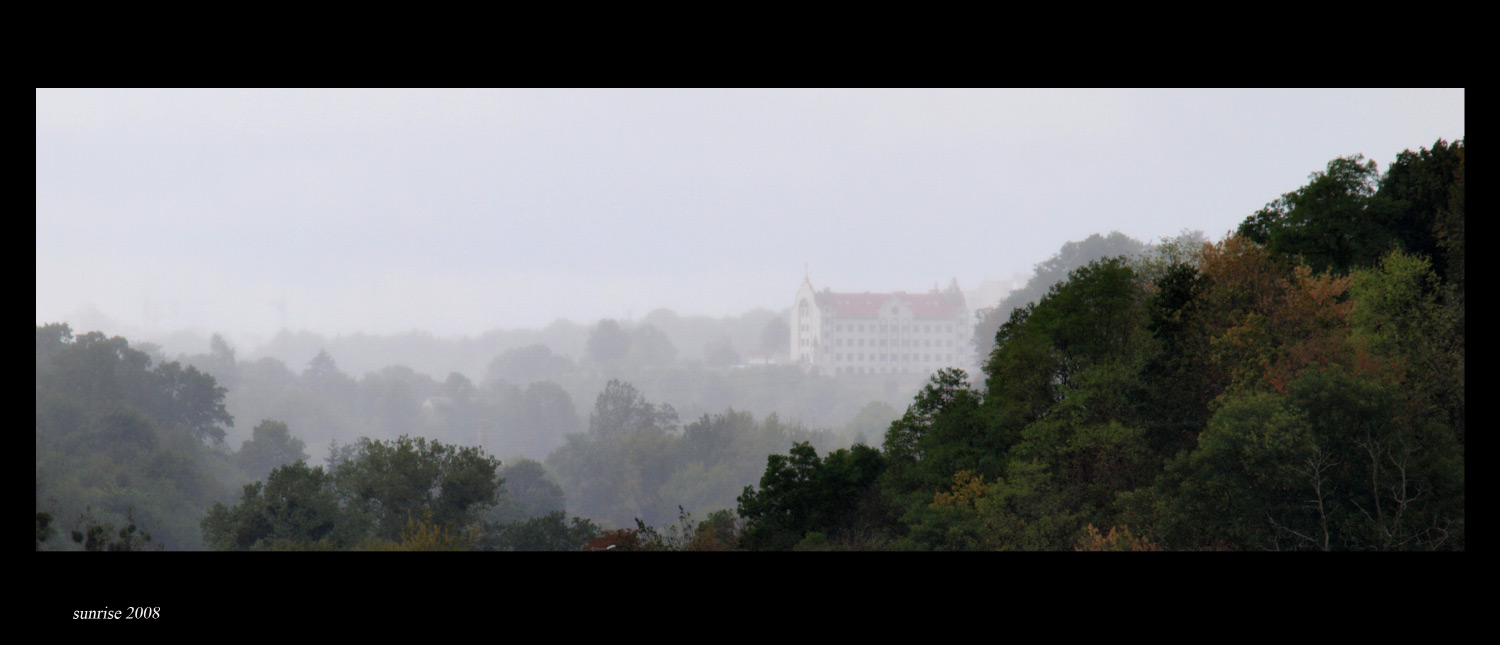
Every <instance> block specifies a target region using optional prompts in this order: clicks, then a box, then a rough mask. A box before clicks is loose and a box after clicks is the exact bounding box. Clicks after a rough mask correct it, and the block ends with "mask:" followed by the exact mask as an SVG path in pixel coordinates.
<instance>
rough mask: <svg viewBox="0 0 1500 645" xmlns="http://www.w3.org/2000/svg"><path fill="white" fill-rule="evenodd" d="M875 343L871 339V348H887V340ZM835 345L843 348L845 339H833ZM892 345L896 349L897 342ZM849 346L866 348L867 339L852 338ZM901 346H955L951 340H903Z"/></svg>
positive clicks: (882, 339)
mask: <svg viewBox="0 0 1500 645" xmlns="http://www.w3.org/2000/svg"><path fill="white" fill-rule="evenodd" d="M875 341H876V339H874V338H871V339H870V346H871V347H875V346H877V345H878V346H880V347H885V346H886V339H884V338H881V339H880V342H878V343H877V342H875ZM833 344H834V346H836V347H842V346H843V345H844V339H842V338H835V339H833ZM890 345H891V346H892V347H895V346H896V341H894V340H892V341H890ZM849 346H850V347H864V346H865V339H863V338H850V339H849ZM900 346H901V347H952V346H953V341H952V340H951V339H950V340H930V339H929V340H923V341H914V340H902V341H901V345H900Z"/></svg>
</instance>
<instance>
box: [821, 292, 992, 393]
mask: <svg viewBox="0 0 1500 645" xmlns="http://www.w3.org/2000/svg"><path fill="white" fill-rule="evenodd" d="M972 333H973V330H972V329H971V328H970V323H969V309H968V306H967V304H966V303H965V301H964V294H963V292H962V291H960V290H959V288H958V281H957V280H956V279H955V280H953V281H952V282H951V283H950V284H949V285H948V288H947V289H943V290H941V291H939V290H938V289H936V288H933V289H932V290H931V291H929V292H927V293H905V292H901V291H895V292H891V293H870V292H864V293H840V292H835V291H830V290H829V289H828V288H827V287H824V288H823V290H822V291H818V290H816V289H814V288H813V286H812V281H811V280H810V279H809V278H808V277H807V276H805V275H804V276H803V277H802V285H801V286H800V287H798V289H797V296H796V298H795V299H794V300H793V302H792V312H791V358H792V362H793V363H797V364H800V365H802V366H803V367H804V368H805V369H807V370H809V371H816V372H819V373H822V374H829V375H835V376H837V375H855V374H902V373H906V374H931V373H933V372H935V371H937V370H939V369H942V368H944V367H950V366H959V365H962V364H965V363H968V362H969V361H968V358H969V354H970V350H969V341H970V337H971V336H972Z"/></svg>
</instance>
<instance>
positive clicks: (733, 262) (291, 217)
mask: <svg viewBox="0 0 1500 645" xmlns="http://www.w3.org/2000/svg"><path fill="white" fill-rule="evenodd" d="M1464 134H1465V133H1464V91H1463V90H1462V89H1454V90H1227V91H1220V90H1170V91H1164V90H1061V91H1036V90H540V91H537V90H493V91H469V90H372V91H361V90H336V91H318V90H37V92H36V319H37V322H38V323H43V322H56V321H68V322H73V323H74V325H75V327H77V326H78V323H77V319H78V318H79V317H80V316H82V317H85V318H87V317H89V316H93V317H95V318H98V316H99V315H100V314H102V315H103V316H107V317H108V318H109V319H112V320H114V321H117V322H118V323H120V324H121V325H128V326H130V327H133V328H141V329H154V330H162V331H165V330H170V329H181V328H187V329H197V330H200V331H203V332H225V333H227V334H229V335H230V336H231V338H239V339H247V338H265V337H267V336H269V335H271V334H272V333H274V332H275V331H276V330H277V329H279V328H280V326H281V324H282V320H283V317H284V319H285V321H286V323H287V324H288V326H290V327H291V328H293V329H308V330H311V331H316V332H321V333H325V334H339V333H352V332H358V331H362V332H368V333H379V334H385V333H394V332H401V331H408V330H412V329H422V330H427V331H430V332H432V333H435V334H438V335H442V336H453V335H476V334H479V333H482V332H484V331H486V330H489V329H494V328H519V327H542V326H545V325H547V324H548V323H549V322H551V321H553V320H555V319H558V318H567V319H571V320H573V321H576V322H592V321H594V320H596V319H598V318H600V317H619V318H624V317H626V316H627V315H630V314H633V315H634V316H635V317H637V318H639V317H640V316H643V315H644V314H646V313H647V312H649V311H650V310H652V309H656V308H660V307H665V308H669V309H672V310H674V311H676V312H677V313H679V314H683V315H695V314H703V315H712V316H721V315H735V314H739V313H742V312H744V311H747V310H750V309H754V308H760V307H764V308H771V309H776V310H780V309H783V308H785V307H788V306H790V304H791V299H792V295H793V293H794V291H795V289H796V287H797V285H798V283H799V282H800V281H801V279H802V274H803V268H804V263H805V264H806V265H807V266H808V267H809V270H810V275H811V277H812V280H813V283H814V285H815V286H817V287H819V288H822V287H824V286H827V287H830V288H832V289H834V290H836V291H891V290H906V291H920V290H925V289H928V288H930V287H932V286H933V284H934V283H941V284H942V285H946V284H947V283H948V281H949V280H950V279H952V278H957V279H958V282H959V284H960V286H962V287H964V288H965V289H972V288H974V287H976V286H978V284H979V282H980V281H982V280H985V279H1006V278H1010V277H1011V276H1012V275H1013V274H1016V273H1027V272H1029V271H1030V270H1031V268H1032V266H1033V265H1034V264H1036V263H1037V262H1040V261H1042V260H1045V259H1046V258H1047V257H1048V256H1050V255H1051V254H1052V253H1054V252H1055V251H1056V250H1057V249H1058V247H1060V246H1061V245H1062V244H1063V243H1065V242H1067V241H1070V240H1077V239H1081V238H1083V237H1086V236H1088V235H1089V234H1091V233H1108V232H1109V231H1112V230H1118V231H1120V232H1123V233H1125V234H1127V235H1130V236H1132V237H1135V238H1137V239H1140V240H1143V241H1148V240H1153V239H1156V238H1159V237H1162V236H1168V235H1173V234H1175V233H1177V232H1178V231H1180V230H1182V229H1199V230H1202V231H1204V232H1205V233H1206V234H1208V236H1209V237H1210V238H1213V239H1218V238H1220V237H1222V236H1223V235H1224V234H1225V233H1226V232H1227V231H1229V230H1230V229H1233V228H1234V227H1235V226H1236V225H1237V224H1238V223H1239V222H1240V221H1241V220H1242V219H1244V218H1245V216H1247V215H1249V214H1250V213H1252V212H1254V211H1255V210H1257V209H1259V208H1261V207H1262V206H1264V205H1265V204H1266V203H1267V202H1269V201H1271V200H1273V199H1275V198H1276V197H1278V196H1279V195H1280V194H1282V193H1284V192H1289V191H1291V190H1293V189H1296V188H1297V187H1299V186H1301V185H1303V184H1304V183H1305V182H1306V181H1307V178H1308V175H1309V174H1310V173H1312V172H1314V171H1317V170H1321V169H1322V168H1323V167H1324V166H1325V165H1326V164H1327V163H1328V161H1329V160H1330V159H1333V158H1335V157H1338V156H1343V155H1352V154H1357V153H1362V154H1364V155H1365V156H1366V157H1368V158H1372V159H1375V160H1376V161H1377V162H1379V164H1380V167H1381V169H1382V171H1383V170H1384V169H1385V168H1386V167H1387V166H1388V165H1389V164H1390V162H1391V160H1392V159H1394V158H1395V155H1396V154H1397V153H1398V152H1400V151H1402V150H1404V149H1407V148H1411V149H1416V148H1418V147H1421V146H1431V145H1432V143H1433V142H1434V141H1436V140H1437V139H1438V138H1443V139H1447V140H1453V139H1457V138H1461V137H1463V136H1464ZM283 303H284V305H285V309H284V311H283V310H282V309H280V308H279V305H281V304H283ZM90 312H92V313H90Z"/></svg>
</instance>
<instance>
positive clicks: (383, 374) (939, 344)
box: [35, 89, 1465, 551]
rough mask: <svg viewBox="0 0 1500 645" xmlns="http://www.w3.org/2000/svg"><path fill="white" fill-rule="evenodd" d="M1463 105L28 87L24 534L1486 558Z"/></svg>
mask: <svg viewBox="0 0 1500 645" xmlns="http://www.w3.org/2000/svg"><path fill="white" fill-rule="evenodd" d="M1464 99H1465V92H1464V90H1462V89H1450V90H1444V89H1439V90H1432V89H1425V90H1076V89H1075V90H816V89H811V90H738V89H728V90H131V89H126V90H91V89H81V90H80V89H64V90H59V89H38V90H37V91H36V220H35V222H36V314H35V325H36V329H37V349H36V351H37V522H38V524H37V549H38V550H138V549H142V548H146V549H157V548H165V549H169V550H201V549H213V550H349V549H358V550H574V551H576V550H580V549H582V550H591V549H592V550H724V549H750V550H758V549H774V550H783V549H798V550H829V549H832V550H841V549H850V550H855V549H898V550H907V549H917V550H928V549H932V550H946V549H963V550H966V549H1000V550H1010V549H1022V550H1037V549H1063V550H1067V549H1073V548H1078V549H1083V550H1091V549H1094V548H1109V549H1133V550H1155V549H1157V548H1170V549H1185V550H1198V549H1210V550H1217V549H1251V550H1258V549H1263V548H1275V549H1300V548H1309V549H1311V548H1316V549H1324V550H1327V549H1335V548H1351V549H1408V548H1418V549H1446V548H1458V549H1462V548H1463V537H1462V535H1463V533H1462V523H1463V501H1462V489H1463V473H1462V454H1463V438H1464V435H1463V422H1462V412H1463V400H1464V394H1463V392H1464V389H1463V369H1462V364H1463V360H1462V356H1463V331H1462V330H1463V315H1464V314H1463V294H1464V291H1463V248H1464V245H1463V186H1464V165H1463V160H1464V152H1463V150H1464V149H1463V138H1464V112H1465V108H1464ZM1299 187H1300V188H1299ZM1403 312H1404V313H1403ZM1401 316H1410V318H1409V319H1408V318H1402V317H1401ZM1418 366H1420V367H1418ZM1434 366H1442V367H1441V369H1438V368H1437V367H1434ZM1424 406H1425V407H1424ZM1413 410H1420V411H1421V412H1420V413H1418V414H1413V413H1412V411H1413ZM1330 411H1337V414H1331V413H1330ZM1397 411H1404V412H1400V413H1398V412H1397ZM1339 415H1342V416H1339ZM1335 418H1337V419H1342V421H1339V423H1343V424H1344V425H1343V426H1340V427H1366V425H1360V424H1362V423H1366V421H1368V424H1367V425H1368V427H1370V428H1377V427H1378V428H1380V430H1379V432H1383V433H1398V434H1399V433H1407V434H1400V437H1397V436H1396V434H1392V435H1390V436H1389V437H1385V435H1382V437H1385V438H1383V439H1379V440H1378V441H1377V440H1376V439H1370V440H1369V441H1367V442H1365V443H1358V442H1356V443H1358V445H1355V444H1349V445H1347V446H1346V445H1344V444H1342V443H1339V442H1341V441H1345V439H1344V438H1340V437H1341V435H1337V433H1336V432H1334V431H1333V430H1327V432H1329V433H1333V434H1320V433H1324V432H1325V430H1324V429H1323V426H1321V425H1319V424H1320V423H1324V422H1327V423H1333V422H1334V419H1335ZM1362 419H1363V420H1366V421H1362ZM1393 419H1394V421H1392V420H1393ZM1419 420H1425V421H1420V422H1419ZM1402 424H1408V425H1402ZM1423 424H1426V425H1423ZM1329 427H1330V428H1332V426H1329ZM1238 432H1244V433H1250V434H1252V435H1254V436H1264V437H1272V438H1275V437H1282V438H1281V439H1277V440H1276V441H1279V442H1280V443H1276V442H1272V443H1270V444H1267V443H1264V442H1262V443H1259V444H1254V445H1274V446H1280V447H1279V448H1275V450H1280V451H1281V452H1274V454H1273V453H1265V454H1259V453H1257V454H1256V455H1250V456H1247V455H1246V454H1241V453H1234V452H1233V451H1234V450H1248V448H1243V446H1248V445H1251V444H1241V443H1236V441H1239V440H1238V439H1232V438H1225V437H1235V436H1239V435H1236V434H1235V433H1238ZM1371 432H1376V431H1375V430H1371ZM1256 433H1259V434H1256ZM1268 433H1269V434H1268ZM1277 433H1282V434H1277ZM1247 436H1249V435H1247ZM1371 436H1373V435H1371ZM1266 441H1270V439H1267V440H1266ZM1351 441H1352V440H1351ZM1235 446H1241V447H1235ZM1359 446H1364V447H1365V448H1367V450H1366V453H1359V454H1367V457H1368V455H1374V456H1375V457H1376V458H1377V459H1376V462H1377V464H1378V468H1377V469H1376V470H1377V471H1379V472H1377V473H1376V474H1374V475H1370V474H1369V473H1366V472H1365V471H1362V470H1350V469H1357V468H1358V466H1356V465H1351V464H1355V463H1356V462H1357V461H1358V460H1357V459H1356V457H1357V454H1356V453H1357V450H1356V449H1357V448H1359ZM1372 446H1374V447H1372ZM1393 446H1409V447H1411V448H1410V449H1409V450H1408V452H1405V453H1397V452H1389V451H1394V450H1396V448H1393ZM1376 447H1378V449H1379V450H1384V451H1387V452H1380V453H1379V454H1377V453H1376V452H1371V451H1372V450H1377V448H1376ZM1265 449H1266V450H1272V448H1265ZM1216 450H1218V451H1226V450H1227V451H1231V452H1214V451H1216ZM1340 451H1345V452H1340ZM1334 455H1337V458H1335V456H1334ZM1351 455H1354V456H1351ZM1320 459H1321V460H1323V461H1319V460H1320ZM1257 460H1258V461H1257ZM1360 463H1362V462H1360ZM1210 464H1220V465H1213V466H1211V465H1210ZM1275 464H1292V466H1286V467H1285V468H1282V467H1281V466H1276V465H1275ZM1306 464H1313V466H1309V467H1310V468H1312V470H1311V471H1305V468H1304V466H1305V465H1306ZM1391 464H1395V465H1394V466H1392V465H1391ZM1221 466H1222V467H1221ZM1241 467H1243V468H1249V469H1251V471H1247V472H1246V473H1244V474H1243V479H1233V478H1234V477H1241V475H1234V474H1232V473H1234V472H1238V471H1235V470H1234V469H1235V468H1241ZM1262 467H1264V468H1265V469H1266V470H1264V471H1261V470H1255V469H1259V468H1262ZM1277 468H1280V470H1277ZM1393 468H1394V469H1396V470H1399V471H1400V472H1401V473H1402V477H1406V474H1407V473H1408V472H1410V473H1411V476H1410V477H1407V478H1405V479H1401V480H1400V481H1401V482H1407V481H1411V482H1418V483H1417V484H1412V486H1413V487H1412V488H1411V489H1410V490H1407V489H1404V488H1400V486H1404V485H1405V484H1400V486H1398V485H1397V484H1389V485H1386V484H1382V486H1383V487H1379V488H1378V489H1377V490H1375V491H1374V492H1372V493H1370V495H1371V496H1372V497H1369V498H1368V499H1366V498H1363V497H1358V496H1357V494H1356V493H1355V492H1352V491H1353V489H1354V485H1353V484H1352V483H1350V482H1365V481H1383V480H1381V479H1380V478H1381V477H1385V476H1388V475H1385V474H1380V472H1387V473H1388V472H1389V471H1391V469H1393ZM1226 469H1227V470H1226ZM1299 469H1302V470H1299ZM1266 472H1274V473H1278V474H1276V475H1274V476H1275V477H1283V478H1285V479H1284V480H1276V482H1274V483H1268V482H1269V481H1270V480H1268V479H1266V477H1271V475H1265V474H1264V473H1266ZM1226 473H1230V474H1226ZM1308 473H1311V474H1308ZM1184 482H1186V483H1184ZM1330 482H1342V483H1340V484H1338V485H1339V486H1343V488H1336V490H1341V491H1345V492H1346V493H1347V494H1348V495H1355V497H1352V498H1349V499H1343V498H1340V499H1333V498H1331V497H1327V498H1326V499H1325V498H1318V499H1323V502H1322V504H1321V505H1319V506H1316V507H1315V508H1313V507H1305V506H1297V507H1291V506H1287V507H1282V506H1278V504H1280V502H1277V501H1275V499H1280V498H1275V497H1274V496H1273V495H1271V494H1270V493H1267V496H1265V497H1264V498H1263V499H1262V498H1260V497H1253V495H1252V497H1253V499H1254V500H1259V501H1247V502H1245V504H1246V505H1245V506H1243V507H1242V508H1241V507H1234V508H1232V509H1229V508H1228V507H1225V506H1224V505H1223V504H1222V503H1220V502H1218V501H1214V498H1212V495H1213V494H1215V493H1213V492H1212V491H1218V490H1250V491H1256V490H1260V489H1259V488H1257V487H1261V486H1263V487H1270V488H1267V489H1266V490H1270V489H1271V488H1275V489H1276V490H1295V491H1299V492H1297V493H1295V494H1294V496H1295V495H1305V494H1311V495H1314V496H1315V497H1316V496H1317V495H1322V494H1323V493H1321V492H1315V493H1305V490H1304V489H1307V490H1314V491H1327V490H1330V489H1329V488H1328V486H1330V485H1333V484H1330ZM1345 483H1350V484H1349V485H1344V484H1345ZM1392 486H1396V488H1392ZM800 487H808V488H806V489H804V488H800ZM1309 487H1310V488H1309ZM1361 490H1363V489H1361ZM796 491H803V492H796ZM1183 491H1189V492H1183ZM1191 491H1203V492H1202V493H1201V495H1202V496H1201V497H1199V496H1195V495H1199V493H1197V492H1191ZM1454 491H1457V492H1454ZM1362 494H1364V493H1358V495H1362ZM1325 497H1326V496H1325ZM1273 498H1274V499H1273ZM1246 499H1250V498H1246ZM1377 501H1378V502H1379V503H1380V504H1381V506H1380V508H1382V509H1388V510H1385V511H1383V512H1386V513H1393V514H1395V515H1391V516H1390V517H1387V516H1385V515H1382V516H1380V517H1374V516H1369V517H1367V516H1366V515H1361V514H1360V510H1361V509H1365V508H1372V506H1371V504H1375V503H1376V502H1377ZM309 509H311V510H309ZM1226 509H1228V510H1226ZM1309 509H1311V510H1309ZM1389 509H1395V510H1389ZM1455 509H1456V510H1455ZM1241 511H1242V512H1243V513H1244V514H1245V515H1244V517H1246V518H1250V519H1247V520H1243V521H1241V519H1235V518H1229V517H1228V516H1227V515H1223V514H1224V513H1231V512H1241ZM1236 517H1238V516H1236ZM1226 518H1227V519H1226ZM1267 518H1269V519H1267ZM1392 518H1396V519H1392Z"/></svg>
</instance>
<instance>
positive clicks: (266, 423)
mask: <svg viewBox="0 0 1500 645" xmlns="http://www.w3.org/2000/svg"><path fill="white" fill-rule="evenodd" d="M306 449H307V444H306V443H305V442H303V441H302V440H301V439H299V438H297V437H293V436H292V433H291V431H290V430H289V429H287V425H286V424H285V423H282V422H280V421H276V420H274V419H266V420H263V421H261V422H260V424H259V425H257V426H255V429H254V430H252V431H251V438H250V440H249V441H246V442H244V444H242V445H241V446H240V451H239V452H238V453H236V455H235V458H236V460H237V461H238V462H239V465H240V469H242V470H244V471H245V472H246V473H249V474H250V475H251V476H253V477H254V478H256V479H264V478H265V477H266V476H267V475H269V474H270V473H271V471H272V470H274V469H276V467H278V466H284V465H287V464H292V463H296V462H298V461H305V460H307V450H306Z"/></svg>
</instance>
